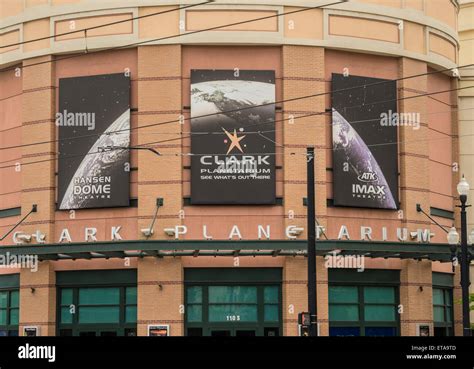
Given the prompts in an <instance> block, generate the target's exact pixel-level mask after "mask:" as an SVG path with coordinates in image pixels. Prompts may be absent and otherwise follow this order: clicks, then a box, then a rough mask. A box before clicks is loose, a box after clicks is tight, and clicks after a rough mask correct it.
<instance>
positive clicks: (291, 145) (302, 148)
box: [282, 45, 330, 335]
mask: <svg viewBox="0 0 474 369" xmlns="http://www.w3.org/2000/svg"><path fill="white" fill-rule="evenodd" d="M282 60H283V99H284V100H287V99H292V98H298V97H301V96H305V95H312V94H318V93H324V92H325V91H326V88H325V69H324V48H319V47H307V46H293V45H284V46H283V47H282ZM324 110H325V96H324V95H323V96H318V97H312V98H307V99H300V100H294V101H290V102H287V103H284V104H283V119H284V121H283V136H284V137H283V144H284V145H285V150H284V156H283V181H284V198H285V201H284V210H285V227H288V226H290V225H291V226H297V227H304V228H305V230H306V233H307V231H308V229H307V228H308V226H307V219H306V222H305V217H307V214H306V213H307V209H306V208H305V206H304V205H303V198H305V197H306V194H307V186H308V184H307V179H306V160H305V158H306V148H307V147H314V148H315V156H316V161H315V163H314V164H315V181H314V182H313V183H314V185H315V186H318V188H317V189H316V190H315V193H316V196H315V209H316V218H317V220H318V222H319V224H320V225H322V226H326V213H327V207H326V142H325V138H326V137H328V136H327V133H328V132H327V130H328V129H329V128H330V126H329V125H328V124H327V122H329V119H330V118H328V117H327V116H325V115H314V116H310V117H306V118H299V117H300V116H302V115H308V114H312V113H314V112H321V111H324ZM304 236H305V234H304V233H303V234H302V235H301V236H300V237H301V238H303V237H304ZM295 263H296V264H299V265H300V267H301V268H303V265H302V264H300V263H304V269H303V274H304V276H303V275H301V270H300V269H298V268H293V267H291V266H292V265H294V264H295ZM285 265H286V266H285V272H284V273H285V275H286V277H285V280H287V281H292V280H293V281H296V280H298V281H300V282H301V281H302V280H305V281H307V275H306V273H304V272H305V271H306V267H307V263H306V261H305V260H303V261H299V258H296V259H294V258H290V257H288V258H287V262H286V263H285ZM318 265H319V264H318ZM287 268H288V270H286V269H287ZM318 273H319V271H318ZM300 282H299V283H300ZM317 282H318V283H320V280H319V274H318V276H317ZM300 287H303V290H302V291H301V290H300ZM285 291H286V293H288V296H286V298H285V295H284V300H286V301H287V302H286V306H285V305H284V311H285V309H287V308H288V305H289V304H290V305H291V304H292V305H294V308H295V309H297V310H295V314H296V315H294V316H293V315H291V314H289V313H287V312H286V313H285V314H286V318H285V322H286V323H285V329H284V332H285V333H284V334H285V335H296V334H297V314H298V312H301V311H305V310H306V309H307V304H308V301H307V289H306V283H305V285H303V286H301V284H297V285H291V286H290V287H288V288H286V287H284V294H285ZM302 292H303V293H304V294H305V295H306V296H305V298H304V300H303V301H302V298H301V295H300V294H301V293H302ZM317 292H318V293H319V289H318V290H317ZM323 298H324V299H325V298H327V296H326V297H324V296H323ZM295 300H297V302H296V301H295ZM318 300H319V295H318ZM318 302H319V301H318ZM318 307H320V305H318ZM284 317H285V315H284ZM293 319H294V320H293Z"/></svg>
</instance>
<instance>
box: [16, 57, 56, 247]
mask: <svg viewBox="0 0 474 369" xmlns="http://www.w3.org/2000/svg"><path fill="white" fill-rule="evenodd" d="M51 59H52V57H51V56H47V57H41V58H34V59H28V60H26V61H24V62H23V66H24V68H23V69H22V70H21V78H23V95H22V104H23V106H22V140H21V143H22V145H25V146H23V147H22V152H21V154H22V160H21V163H22V165H21V168H20V171H21V179H22V192H21V210H22V216H24V215H25V214H26V213H27V212H29V211H30V210H31V205H32V204H38V212H36V213H33V214H32V215H31V216H30V217H29V218H28V219H27V220H26V221H25V222H24V223H23V225H22V226H21V227H20V228H19V229H18V230H21V231H23V232H26V233H35V232H36V231H37V230H39V231H41V232H42V233H43V234H46V240H45V241H46V242H48V243H51V242H54V239H53V237H54V227H53V225H54V218H55V211H56V209H55V183H56V182H55V168H56V160H55V158H56V155H55V152H56V143H55V142H54V140H55V139H56V134H55V128H56V125H55V124H54V115H55V114H54V112H55V97H56V89H55V87H54V86H55V76H54V63H49V61H51ZM36 63H43V64H38V65H33V66H29V65H30V64H36ZM11 73H14V71H11ZM43 141H44V142H46V143H44V144H41V145H31V146H27V145H28V144H31V143H37V142H43ZM32 162H37V163H34V164H30V163H32ZM34 242H36V240H35V239H32V243H34Z"/></svg>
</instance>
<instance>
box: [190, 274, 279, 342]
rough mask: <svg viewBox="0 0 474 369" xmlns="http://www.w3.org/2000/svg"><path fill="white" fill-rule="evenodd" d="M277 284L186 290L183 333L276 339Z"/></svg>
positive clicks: (277, 312) (214, 285)
mask: <svg viewBox="0 0 474 369" xmlns="http://www.w3.org/2000/svg"><path fill="white" fill-rule="evenodd" d="M280 294H281V291H280V286H279V285H255V284H228V283H226V284H221V285H219V284H214V283H213V284H211V285H190V286H187V288H186V310H185V311H186V334H187V335H188V336H213V337H219V336H220V337H231V336H236V337H253V336H267V337H276V336H279V335H280V332H281V297H280Z"/></svg>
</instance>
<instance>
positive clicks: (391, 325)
mask: <svg viewBox="0 0 474 369" xmlns="http://www.w3.org/2000/svg"><path fill="white" fill-rule="evenodd" d="M398 320H399V319H398V313H397V288H396V287H390V286H388V287H385V286H347V285H335V286H329V322H330V323H329V334H330V335H331V336H395V335H397V333H398V327H399V324H398Z"/></svg>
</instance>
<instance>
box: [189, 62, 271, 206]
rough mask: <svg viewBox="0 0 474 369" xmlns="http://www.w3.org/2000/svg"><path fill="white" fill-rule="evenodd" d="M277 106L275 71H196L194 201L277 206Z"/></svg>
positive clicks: (193, 88)
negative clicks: (275, 103)
mask: <svg viewBox="0 0 474 369" xmlns="http://www.w3.org/2000/svg"><path fill="white" fill-rule="evenodd" d="M274 102H275V72H274V71H251V70H239V71H237V70H192V71H191V132H192V138H191V151H192V153H193V154H194V155H193V156H192V157H191V203H193V204H274V203H275V155H274V153H275V105H274V104H273V103H274ZM264 104H266V105H264ZM260 105H264V106H260Z"/></svg>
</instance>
